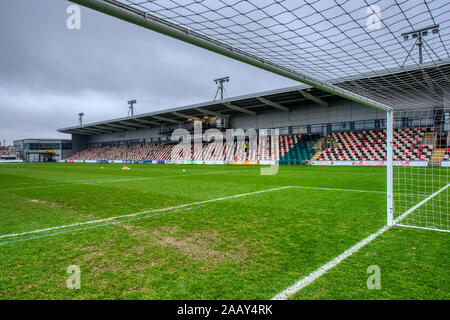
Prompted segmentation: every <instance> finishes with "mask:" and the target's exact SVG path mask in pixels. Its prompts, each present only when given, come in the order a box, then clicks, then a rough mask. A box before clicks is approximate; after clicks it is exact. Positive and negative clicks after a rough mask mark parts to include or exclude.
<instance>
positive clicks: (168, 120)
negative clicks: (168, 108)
mask: <svg viewBox="0 0 450 320" xmlns="http://www.w3.org/2000/svg"><path fill="white" fill-rule="evenodd" d="M151 117H152V118H155V119H157V120H161V121H165V122H171V123H176V124H180V121H177V120H174V119H169V118H166V117H161V116H154V115H152V116H151Z"/></svg>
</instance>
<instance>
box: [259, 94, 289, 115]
mask: <svg viewBox="0 0 450 320" xmlns="http://www.w3.org/2000/svg"><path fill="white" fill-rule="evenodd" d="M256 99H258V100H259V101H260V102H262V103H264V104H266V105H268V106H271V107H274V108H277V109H279V110H282V111H285V112H289V108H287V107H285V106H282V105H281V104H279V103H276V102H272V101H270V100H267V99H264V98H261V97H257V98H256Z"/></svg>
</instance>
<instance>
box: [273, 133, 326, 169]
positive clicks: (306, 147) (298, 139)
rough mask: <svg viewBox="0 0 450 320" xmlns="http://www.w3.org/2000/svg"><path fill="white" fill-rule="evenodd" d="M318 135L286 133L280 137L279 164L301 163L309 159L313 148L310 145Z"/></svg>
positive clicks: (313, 151)
mask: <svg viewBox="0 0 450 320" xmlns="http://www.w3.org/2000/svg"><path fill="white" fill-rule="evenodd" d="M317 140H319V136H317V135H313V136H309V135H306V136H300V135H288V136H281V137H280V164H302V162H304V161H307V160H309V159H311V157H312V156H313V155H314V153H315V150H314V149H313V148H312V146H313V145H314V144H315V143H316V142H317Z"/></svg>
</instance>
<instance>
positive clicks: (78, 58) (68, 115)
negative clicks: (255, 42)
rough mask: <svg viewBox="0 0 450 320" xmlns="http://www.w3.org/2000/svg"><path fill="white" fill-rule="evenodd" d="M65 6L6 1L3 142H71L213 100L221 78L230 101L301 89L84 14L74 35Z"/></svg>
mask: <svg viewBox="0 0 450 320" xmlns="http://www.w3.org/2000/svg"><path fill="white" fill-rule="evenodd" d="M71 4H72V3H71V2H68V1H64V0H14V1H1V2H0V110H1V111H2V112H1V116H0V140H1V141H2V143H3V140H4V139H6V141H7V144H11V143H12V141H13V140H15V139H21V138H34V137H37V138H53V137H61V138H68V137H70V136H69V135H65V134H61V133H58V132H57V131H56V129H58V128H63V127H68V126H72V125H75V124H76V123H77V113H78V112H81V111H83V112H85V114H86V118H85V121H86V122H94V121H100V120H105V119H110V118H116V117H121V116H125V115H126V114H127V108H128V105H127V100H129V99H130V98H136V99H137V100H138V104H137V105H136V108H137V113H144V112H149V111H154V110H161V109H165V108H171V107H177V106H182V105H187V104H191V103H197V102H203V101H208V100H212V99H213V97H214V94H215V84H214V82H213V79H215V78H218V77H221V76H226V75H229V76H230V78H231V82H230V85H229V88H228V96H236V95H241V94H247V93H252V92H257V91H263V90H271V89H276V88H282V87H287V86H291V85H296V84H297V83H296V82H293V81H291V80H288V79H285V78H282V77H279V76H277V75H274V74H271V73H268V72H265V71H263V70H259V69H257V68H254V67H251V66H248V65H245V64H242V63H240V62H237V61H233V60H231V59H228V58H225V57H222V56H219V55H217V54H214V53H211V52H208V51H205V50H203V49H200V48H196V47H194V46H191V45H188V44H185V43H183V42H180V41H177V40H174V39H171V38H168V37H165V36H163V35H160V34H157V33H154V32H152V31H149V30H146V29H142V28H140V27H137V26H134V25H131V24H129V23H126V22H123V21H120V20H117V19H114V18H112V17H109V16H106V15H104V14H101V13H97V12H94V11H92V10H90V9H87V8H83V7H82V8H81V30H68V29H67V28H66V19H67V17H68V14H67V13H66V8H67V7H68V6H69V5H71Z"/></svg>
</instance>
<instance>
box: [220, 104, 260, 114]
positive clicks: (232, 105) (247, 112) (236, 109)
mask: <svg viewBox="0 0 450 320" xmlns="http://www.w3.org/2000/svg"><path fill="white" fill-rule="evenodd" d="M224 105H225V106H227V107H228V108H230V109H231V110H235V111H240V112H242V113H246V114H249V115H251V116H256V112H255V111H251V110H247V109H244V108H241V107H238V106H235V105H234V104H231V103H224Z"/></svg>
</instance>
